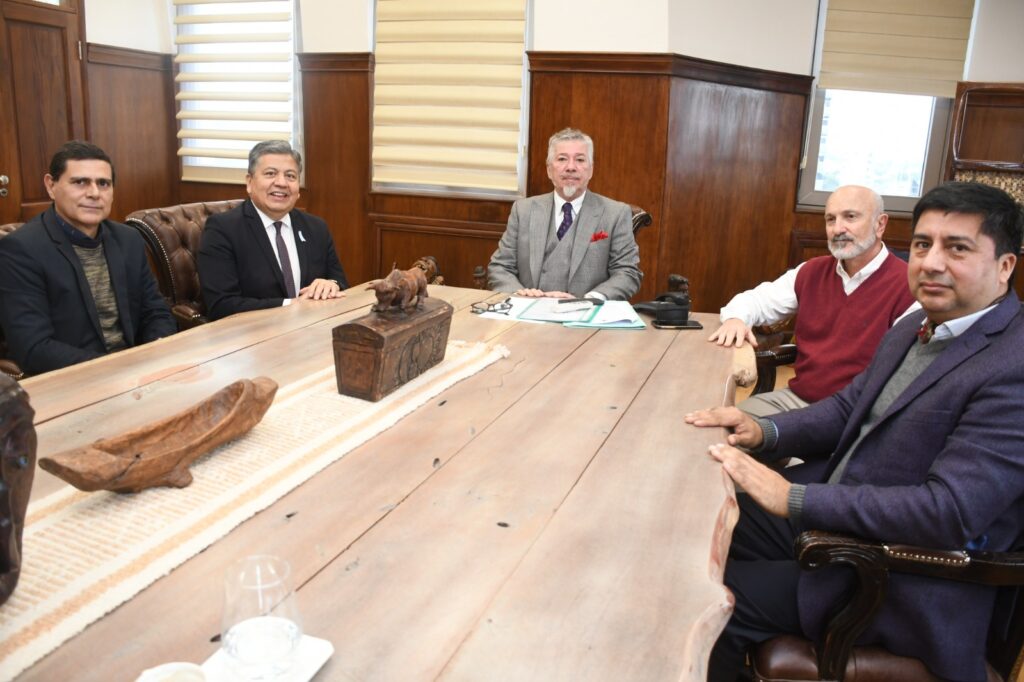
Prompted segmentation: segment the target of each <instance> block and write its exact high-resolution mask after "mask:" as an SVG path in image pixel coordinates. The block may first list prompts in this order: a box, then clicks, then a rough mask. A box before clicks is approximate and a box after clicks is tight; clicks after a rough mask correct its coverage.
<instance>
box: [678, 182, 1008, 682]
mask: <svg viewBox="0 0 1024 682" xmlns="http://www.w3.org/2000/svg"><path fill="white" fill-rule="evenodd" d="M1022 224H1024V217H1022V214H1021V208H1020V206H1019V205H1018V204H1016V203H1015V202H1014V201H1013V199H1011V198H1010V197H1009V196H1008V195H1007V194H1006V193H1004V192H1002V191H1001V190H998V189H995V188H993V187H988V186H985V185H979V184H973V183H948V184H946V185H942V186H940V187H937V188H935V189H933V190H931V191H930V192H928V193H927V194H925V196H924V197H922V198H921V200H920V202H918V204H917V206H916V207H915V209H914V216H913V226H914V227H913V229H914V234H913V238H912V240H911V248H910V261H909V271H908V278H909V282H910V288H911V290H912V291H913V292H914V295H915V297H916V298H917V300H918V302H920V304H921V307H922V308H923V311H924V313H923V315H922V314H921V313H912V314H911V315H909V316H908V317H906V318H904V319H903V320H902V321H901V322H899V323H897V324H896V325H895V326H894V327H893V328H892V330H891V331H890V332H889V333H887V334H886V335H885V336H884V337H883V339H882V341H881V344H880V345H879V347H878V351H877V353H876V354H875V357H874V359H873V360H872V362H871V364H870V365H869V366H868V368H867V369H866V370H865V371H864V372H863V373H861V374H859V375H858V376H857V377H856V378H855V379H854V380H853V382H852V383H851V384H850V385H849V386H847V387H846V388H845V389H843V390H841V391H839V392H838V393H836V394H835V395H833V396H832V397H830V398H827V399H825V400H822V401H820V402H818V403H815V404H813V405H811V406H810V407H807V408H804V409H802V410H797V411H793V412H788V413H783V414H779V415H775V416H772V417H769V418H761V419H752V418H751V417H749V416H747V415H745V414H744V413H742V412H740V411H739V410H737V409H736V408H715V409H712V410H706V411H701V412H696V413H692V414H689V415H687V416H686V421H687V422H689V423H691V424H695V425H697V426H725V427H728V428H730V429H731V430H732V433H731V434H730V435H729V436H728V439H727V440H728V444H724V443H723V444H719V445H715V446H712V448H711V450H710V452H711V455H712V456H713V457H714V458H715V459H717V460H719V461H721V462H722V465H723V468H724V469H725V471H726V472H727V473H728V474H729V475H730V476H731V477H732V478H733V480H734V481H735V482H736V483H737V484H739V485H740V486H742V488H743V490H744V491H745V493H744V494H741V495H739V496H738V497H739V502H740V518H739V521H738V523H737V525H736V528H735V530H734V532H733V542H732V546H731V547H730V553H729V559H728V562H727V564H726V569H725V584H726V586H727V587H729V588H730V589H731V590H732V591H733V594H734V595H735V597H736V606H735V610H734V612H733V616H732V619H731V620H730V621H729V624H728V625H727V626H726V629H725V631H724V632H723V633H722V636H721V637H720V638H719V640H718V643H717V644H716V646H715V649H714V651H713V652H712V656H711V668H710V671H709V679H711V680H729V681H730V682H732V680H734V679H735V676H736V671H737V668H738V667H739V665H740V662H741V661H742V655H743V651H744V649H745V648H746V647H747V646H749V645H750V644H752V643H755V642H758V641H761V640H764V639H767V638H769V637H771V636H774V635H776V634H779V633H786V632H788V633H796V634H801V635H804V636H807V637H810V638H811V639H818V640H820V637H821V634H822V629H823V626H824V624H825V621H826V618H827V617H828V615H829V608H830V606H832V605H833V604H834V603H835V601H836V598H837V597H839V596H840V595H842V594H843V593H844V592H845V591H846V590H848V589H849V587H850V586H851V584H852V580H851V579H852V575H851V574H850V571H849V570H848V569H845V568H840V567H834V568H825V569H821V570H819V571H814V572H803V571H801V570H800V569H799V567H798V566H797V564H796V562H795V561H794V557H793V549H792V543H793V539H794V538H795V536H796V534H797V532H798V531H799V530H802V529H822V530H831V531H839V532H844V533H850V534H853V535H856V536H860V537H864V538H869V539H874V540H878V541H883V542H893V543H908V544H914V545H924V546H928V547H932V548H936V549H964V548H972V549H985V550H991V551H1010V550H1014V549H1016V548H1017V547H1018V546H1019V545H1020V543H1021V541H1022V537H1024V536H1022V532H1024V313H1022V310H1021V303H1020V301H1019V299H1018V298H1017V296H1016V294H1015V293H1014V291H1013V289H1012V288H1011V287H1010V282H1011V280H1012V274H1013V269H1014V266H1015V265H1016V262H1017V254H1018V253H1019V252H1020V246H1021V231H1022ZM734 446H742V447H745V448H753V449H754V457H751V456H749V455H747V454H744V453H743V452H742V451H740V450H738V449H737V448H736V447H734ZM791 455H792V456H797V457H800V458H803V459H805V460H810V461H809V462H808V465H804V466H811V467H814V466H815V464H816V462H815V460H821V459H822V458H825V459H824V460H823V461H822V464H821V465H819V466H818V467H817V468H816V469H812V471H816V472H817V474H816V475H814V476H804V477H803V478H802V480H804V481H807V480H810V481H811V482H809V483H806V484H798V483H794V482H792V481H794V480H796V479H797V477H796V476H795V475H794V474H789V475H788V476H787V477H784V476H783V475H781V474H779V473H778V472H777V471H775V470H773V469H770V468H768V467H767V466H765V465H764V464H762V463H760V462H759V461H757V460H762V461H765V460H771V459H775V458H778V457H786V456H791ZM755 457H756V459H755ZM995 597H996V591H995V588H988V587H984V586H978V585H970V584H967V583H956V582H954V581H940V580H935V579H931V578H921V577H917V576H908V575H896V574H894V575H893V576H891V578H890V583H889V589H888V596H887V597H886V600H885V602H884V603H883V604H882V606H881V608H880V610H879V612H878V613H877V615H876V617H875V619H874V620H873V621H872V623H871V624H870V625H869V627H868V630H867V632H866V633H865V635H864V636H863V638H862V642H863V643H877V644H881V645H883V646H885V647H886V648H888V649H889V650H890V651H892V652H894V653H896V654H900V655H903V656H911V657H915V658H918V659H920V660H922V661H923V662H924V663H925V665H927V666H928V667H929V668H930V669H931V671H932V672H933V673H935V674H936V675H939V676H941V677H943V678H950V679H956V680H984V679H985V668H984V652H985V636H986V632H987V630H988V625H989V622H990V620H991V619H992V614H993V606H994V602H995Z"/></svg>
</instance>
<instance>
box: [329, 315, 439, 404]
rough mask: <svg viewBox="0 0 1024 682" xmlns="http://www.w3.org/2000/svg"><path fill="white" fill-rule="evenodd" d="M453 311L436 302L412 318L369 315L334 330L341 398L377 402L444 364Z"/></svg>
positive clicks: (409, 316)
mask: <svg viewBox="0 0 1024 682" xmlns="http://www.w3.org/2000/svg"><path fill="white" fill-rule="evenodd" d="M451 326H452V307H451V306H450V305H448V304H447V303H445V302H444V301H441V300H439V299H436V298H428V299H425V300H424V301H423V307H422V308H421V309H419V310H414V311H413V312H412V313H404V312H402V311H401V310H400V309H398V308H395V309H393V310H389V311H387V312H383V313H369V314H368V315H364V316H362V317H360V318H357V319H355V320H352V321H351V322H347V323H345V324H342V325H339V326H337V327H335V328H334V332H333V333H334V371H335V374H336V375H337V377H338V393H341V394H343V395H350V396H354V397H356V398H362V399H364V400H371V401H373V402H377V401H378V400H380V399H381V398H383V397H384V396H386V395H387V394H389V393H391V392H392V391H394V390H395V389H396V388H398V387H399V386H401V385H402V384H404V383H405V382H407V381H409V380H411V379H415V378H416V377H418V376H419V375H420V374H422V373H423V372H425V371H427V370H428V369H430V368H431V367H433V366H434V365H436V364H437V363H439V362H441V360H443V359H444V350H445V346H446V345H447V343H448V332H449V330H450V329H451Z"/></svg>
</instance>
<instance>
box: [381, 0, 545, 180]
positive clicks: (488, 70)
mask: <svg viewBox="0 0 1024 682" xmlns="http://www.w3.org/2000/svg"><path fill="white" fill-rule="evenodd" d="M525 30H526V2H525V0H446V2H423V1H422V0H378V2H377V36H376V52H375V62H376V67H375V72H374V93H373V99H374V108H373V183H374V187H375V188H378V189H379V188H382V187H388V186H415V187H421V188H425V189H433V190H441V191H460V190H483V191H490V192H509V193H516V192H519V191H520V175H521V173H520V171H521V158H522V154H521V153H520V149H521V145H522V135H521V129H522V90H523V88H522V83H523V76H524V44H525V37H524V36H525Z"/></svg>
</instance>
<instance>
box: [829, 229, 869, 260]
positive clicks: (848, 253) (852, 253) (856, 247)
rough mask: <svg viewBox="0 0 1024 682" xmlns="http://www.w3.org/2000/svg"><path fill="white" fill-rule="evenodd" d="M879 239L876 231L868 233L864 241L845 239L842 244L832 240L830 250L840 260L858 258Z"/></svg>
mask: <svg viewBox="0 0 1024 682" xmlns="http://www.w3.org/2000/svg"><path fill="white" fill-rule="evenodd" d="M877 241H878V237H876V236H875V233H874V232H872V233H871V234H870V235H868V236H867V238H865V239H864V241H861V242H858V241H849V242H847V241H844V242H843V243H842V246H840V245H839V244H836V243H835V242H833V241H831V240H830V241H829V243H828V251H829V253H831V254H832V255H833V256H834V257H835V258H838V259H839V260H847V259H849V258H856V257H857V256H859V255H861V254H862V253H864V252H865V251H867V250H868V249H870V248H871V247H872V246H874V245H875V242H877Z"/></svg>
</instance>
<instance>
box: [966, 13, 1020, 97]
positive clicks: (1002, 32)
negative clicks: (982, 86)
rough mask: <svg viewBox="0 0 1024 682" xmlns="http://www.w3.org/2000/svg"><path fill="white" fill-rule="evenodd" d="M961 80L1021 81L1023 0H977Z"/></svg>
mask: <svg viewBox="0 0 1024 682" xmlns="http://www.w3.org/2000/svg"><path fill="white" fill-rule="evenodd" d="M974 12H975V16H976V21H975V23H974V31H973V33H972V35H971V46H970V53H969V55H968V58H967V64H966V65H965V66H966V68H965V73H964V80H969V81H985V82H997V83H998V82H1015V81H1024V36H1022V35H1021V32H1022V31H1024V0H976V2H975V5H974Z"/></svg>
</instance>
